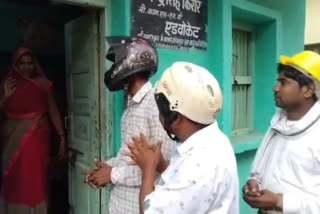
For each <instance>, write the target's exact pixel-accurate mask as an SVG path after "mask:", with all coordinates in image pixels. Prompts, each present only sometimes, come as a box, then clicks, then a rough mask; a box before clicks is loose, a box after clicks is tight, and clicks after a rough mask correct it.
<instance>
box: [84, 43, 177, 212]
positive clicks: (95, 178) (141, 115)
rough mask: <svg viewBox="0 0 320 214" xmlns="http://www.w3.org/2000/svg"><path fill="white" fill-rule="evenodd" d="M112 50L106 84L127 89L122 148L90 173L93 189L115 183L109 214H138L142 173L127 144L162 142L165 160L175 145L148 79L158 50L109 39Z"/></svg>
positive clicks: (109, 53) (113, 88)
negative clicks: (135, 140) (143, 138)
mask: <svg viewBox="0 0 320 214" xmlns="http://www.w3.org/2000/svg"><path fill="white" fill-rule="evenodd" d="M108 42H109V43H110V44H111V48H110V49H109V51H108V54H107V59H108V60H110V61H112V62H113V65H112V67H111V68H110V69H109V70H108V71H107V72H106V74H105V84H106V86H107V87H108V89H109V90H110V91H118V90H123V89H125V90H127V92H128V100H127V108H126V110H125V111H124V113H123V116H122V120H121V148H120V151H119V153H118V155H117V157H115V158H112V159H111V160H108V161H107V162H106V163H102V162H96V163H95V165H96V169H95V170H93V171H91V172H88V173H87V175H86V182H87V183H88V184H89V185H90V186H95V187H103V186H105V185H107V184H109V183H112V184H114V187H113V189H112V191H111V197H110V204H109V213H110V214H129V213H130V214H138V213H139V189H140V185H141V170H140V169H139V167H137V166H134V165H132V164H131V162H132V160H131V159H130V158H129V157H127V156H125V155H124V154H125V153H126V152H127V151H128V147H127V144H126V143H127V142H129V141H131V139H132V137H134V136H136V135H139V133H143V135H144V136H146V138H148V139H149V142H150V143H151V144H157V143H158V142H160V141H161V142H162V154H163V157H164V159H169V158H170V156H171V151H173V148H174V144H173V142H172V141H171V140H170V139H169V138H168V136H167V134H166V132H165V131H164V129H163V127H162V125H161V123H160V121H159V117H158V114H159V113H158V109H157V105H156V102H155V99H154V93H153V89H152V85H151V83H150V82H149V81H148V80H149V78H150V77H151V76H152V75H154V74H155V73H156V71H157V67H158V56H157V51H156V49H155V48H154V47H153V46H152V45H151V44H150V43H149V42H148V41H146V40H145V39H142V38H140V37H132V38H119V37H118V38H115V37H114V38H109V41H108Z"/></svg>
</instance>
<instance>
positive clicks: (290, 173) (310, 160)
mask: <svg viewBox="0 0 320 214" xmlns="http://www.w3.org/2000/svg"><path fill="white" fill-rule="evenodd" d="M278 73H279V74H278V82H277V84H276V86H275V87H274V89H273V90H274V95H275V104H276V106H278V107H279V108H281V110H280V111H279V112H277V113H276V114H275V116H274V117H273V119H272V121H271V126H270V129H269V130H268V132H267V134H266V136H265V138H264V140H263V142H262V144H261V146H260V148H259V150H258V152H257V154H256V157H255V160H254V162H253V166H252V170H251V175H250V178H249V180H248V182H247V184H246V185H245V186H244V187H243V198H244V200H245V201H246V202H247V203H248V204H249V205H250V206H251V207H253V208H258V209H260V213H268V214H271V213H288V214H309V213H310V214H315V213H320V143H319V139H320V102H319V101H318V99H319V98H320V97H319V96H320V93H319V91H320V90H319V89H320V87H319V86H320V55H318V54H316V53H314V52H311V51H304V52H301V53H299V54H297V55H295V56H293V57H291V58H290V57H285V56H282V57H281V58H280V64H279V66H278Z"/></svg>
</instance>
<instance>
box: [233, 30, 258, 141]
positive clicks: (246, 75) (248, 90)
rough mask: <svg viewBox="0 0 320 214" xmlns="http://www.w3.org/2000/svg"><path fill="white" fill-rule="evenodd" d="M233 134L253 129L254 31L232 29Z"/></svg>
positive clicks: (236, 134) (240, 133)
mask: <svg viewBox="0 0 320 214" xmlns="http://www.w3.org/2000/svg"><path fill="white" fill-rule="evenodd" d="M232 42H233V50H232V53H233V54H232V77H233V81H232V114H233V115H232V135H233V136H238V135H243V134H248V133H249V132H250V131H252V122H251V120H252V119H251V118H252V114H253V111H252V98H253V93H252V91H253V90H252V69H251V68H252V67H253V59H252V57H253V53H252V52H253V51H252V50H253V48H252V43H253V41H252V33H251V32H249V31H244V30H239V29H233V31H232Z"/></svg>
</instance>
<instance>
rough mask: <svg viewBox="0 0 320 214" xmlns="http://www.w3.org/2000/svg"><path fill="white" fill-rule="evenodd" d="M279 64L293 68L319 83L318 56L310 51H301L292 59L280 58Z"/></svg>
mask: <svg viewBox="0 0 320 214" xmlns="http://www.w3.org/2000/svg"><path fill="white" fill-rule="evenodd" d="M280 63H281V64H283V65H288V66H291V67H294V68H296V69H298V70H299V71H301V72H302V73H304V74H306V75H307V76H309V77H311V78H312V79H314V80H316V81H317V82H319V83H320V55H319V54H317V53H315V52H312V51H303V52H300V53H298V54H296V55H294V56H293V57H287V56H281V57H280Z"/></svg>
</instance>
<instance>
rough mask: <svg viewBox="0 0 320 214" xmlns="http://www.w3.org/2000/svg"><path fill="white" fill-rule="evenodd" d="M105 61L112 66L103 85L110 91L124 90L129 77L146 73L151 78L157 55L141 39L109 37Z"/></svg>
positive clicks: (155, 67)
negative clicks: (107, 60) (108, 61)
mask: <svg viewBox="0 0 320 214" xmlns="http://www.w3.org/2000/svg"><path fill="white" fill-rule="evenodd" d="M107 41H108V42H109V44H110V46H111V47H110V48H109V50H108V53H107V59H109V60H110V61H112V62H113V63H114V64H113V65H112V66H111V68H110V69H109V70H107V72H106V73H105V75H104V83H105V84H106V86H107V87H108V89H109V90H110V91H118V90H121V89H123V88H124V84H125V80H126V78H128V77H129V76H131V75H133V74H136V73H140V72H148V73H149V76H150V77H151V76H152V75H154V74H155V73H156V72H157V68H158V54H157V51H156V49H155V48H154V47H153V46H152V44H151V43H150V42H149V41H147V40H145V39H144V38H141V37H109V38H107Z"/></svg>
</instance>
